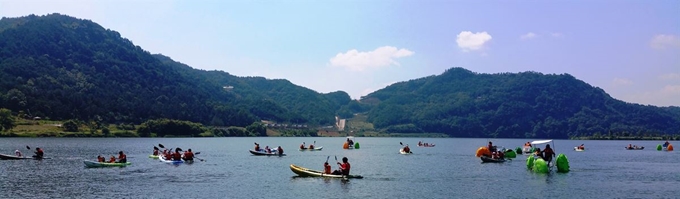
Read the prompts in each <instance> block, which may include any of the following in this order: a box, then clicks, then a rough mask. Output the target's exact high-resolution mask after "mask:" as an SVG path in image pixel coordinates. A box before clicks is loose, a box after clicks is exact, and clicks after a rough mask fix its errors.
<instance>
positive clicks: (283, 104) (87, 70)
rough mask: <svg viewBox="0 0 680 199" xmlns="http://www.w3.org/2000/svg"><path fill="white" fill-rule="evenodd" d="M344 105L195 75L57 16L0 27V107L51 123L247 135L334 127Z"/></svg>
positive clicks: (286, 88) (284, 87)
mask: <svg viewBox="0 0 680 199" xmlns="http://www.w3.org/2000/svg"><path fill="white" fill-rule="evenodd" d="M349 100H350V98H349V95H347V94H346V93H344V92H337V93H330V94H320V93H317V92H315V91H312V90H310V89H307V88H304V87H300V86H296V85H294V84H292V83H290V82H289V81H287V80H268V79H265V78H262V77H236V76H232V75H230V74H228V73H226V72H221V71H203V70H196V69H193V68H191V67H189V66H186V65H184V64H181V63H177V62H175V61H173V60H171V59H170V58H168V57H165V56H162V55H151V54H150V53H149V52H147V51H144V50H143V49H142V48H141V47H139V46H135V45H134V44H133V43H132V42H130V41H129V40H127V39H125V38H123V37H121V35H120V34H119V33H118V32H115V31H112V30H108V29H105V28H103V27H101V26H100V25H98V24H96V23H94V22H92V21H89V20H82V19H76V18H73V17H70V16H65V15H60V14H50V15H46V16H35V15H31V16H27V17H20V18H3V19H2V20H0V102H2V107H5V108H9V109H10V110H12V111H14V112H21V113H22V114H25V115H31V116H40V117H48V118H51V119H56V120H64V119H80V120H83V121H98V122H107V123H124V122H131V123H141V122H143V121H145V120H148V119H156V118H170V119H178V120H187V121H194V122H200V123H203V124H205V125H217V126H232V125H233V126H247V125H249V124H251V123H252V122H255V121H259V120H260V119H266V120H274V121H276V122H291V123H305V124H321V125H328V124H332V123H333V122H334V121H335V120H334V115H335V112H336V111H337V110H338V109H339V107H340V106H342V105H344V104H339V103H345V104H346V102H348V101H349Z"/></svg>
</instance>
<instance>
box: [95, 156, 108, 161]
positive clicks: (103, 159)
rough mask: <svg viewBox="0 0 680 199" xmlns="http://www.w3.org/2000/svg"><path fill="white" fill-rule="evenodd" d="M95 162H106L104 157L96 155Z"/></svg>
mask: <svg viewBox="0 0 680 199" xmlns="http://www.w3.org/2000/svg"><path fill="white" fill-rule="evenodd" d="M97 162H106V158H104V157H103V156H101V155H98V156H97Z"/></svg>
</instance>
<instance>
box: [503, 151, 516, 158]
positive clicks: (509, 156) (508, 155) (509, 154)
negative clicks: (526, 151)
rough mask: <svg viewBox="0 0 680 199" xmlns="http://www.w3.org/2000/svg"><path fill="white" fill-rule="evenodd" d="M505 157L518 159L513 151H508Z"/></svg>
mask: <svg viewBox="0 0 680 199" xmlns="http://www.w3.org/2000/svg"><path fill="white" fill-rule="evenodd" d="M505 157H506V158H516V157H517V154H516V153H515V151H513V150H508V151H506V152H505Z"/></svg>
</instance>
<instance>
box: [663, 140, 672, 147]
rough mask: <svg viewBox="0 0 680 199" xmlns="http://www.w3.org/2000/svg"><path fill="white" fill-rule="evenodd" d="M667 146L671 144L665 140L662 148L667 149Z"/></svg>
mask: <svg viewBox="0 0 680 199" xmlns="http://www.w3.org/2000/svg"><path fill="white" fill-rule="evenodd" d="M669 144H671V143H670V142H668V140H666V143H663V147H664V148H665V147H668V145H669Z"/></svg>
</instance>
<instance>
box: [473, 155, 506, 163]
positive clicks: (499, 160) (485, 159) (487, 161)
mask: <svg viewBox="0 0 680 199" xmlns="http://www.w3.org/2000/svg"><path fill="white" fill-rule="evenodd" d="M479 158H480V159H482V162H484V163H501V162H505V159H494V158H490V157H486V156H482V157H479Z"/></svg>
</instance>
